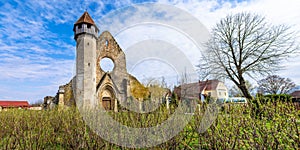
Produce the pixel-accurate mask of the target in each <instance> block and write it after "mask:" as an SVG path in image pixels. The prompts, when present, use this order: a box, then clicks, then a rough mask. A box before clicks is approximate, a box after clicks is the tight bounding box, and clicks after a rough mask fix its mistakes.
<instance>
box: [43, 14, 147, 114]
mask: <svg viewBox="0 0 300 150" xmlns="http://www.w3.org/2000/svg"><path fill="white" fill-rule="evenodd" d="M73 31H74V39H75V41H76V76H75V77H74V78H73V79H72V80H71V81H70V82H69V83H68V84H66V85H63V86H60V87H59V90H58V93H57V95H56V96H55V97H54V98H52V103H55V104H57V105H58V106H64V105H67V106H70V105H75V103H76V102H75V98H76V99H79V100H82V103H84V105H86V106H100V105H101V106H103V107H104V108H105V109H106V110H114V111H118V107H117V105H118V100H119V101H120V100H126V99H128V98H130V97H132V96H134V97H135V98H143V97H145V96H146V95H147V94H149V93H148V91H147V90H144V91H145V92H144V93H143V94H139V95H137V94H136V95H134V91H136V89H138V90H139V91H143V89H146V88H145V87H144V86H143V85H142V84H140V83H139V81H138V80H137V79H136V78H135V77H133V76H132V75H130V74H129V73H128V72H127V69H126V60H125V54H124V52H123V51H122V49H121V48H120V47H119V45H118V43H117V42H116V40H115V39H114V37H113V36H112V35H111V34H110V33H109V32H108V31H103V32H102V33H101V34H100V36H98V35H99V28H98V27H97V25H96V24H95V22H94V21H93V19H92V18H91V16H90V15H89V13H88V12H87V11H86V12H84V13H83V15H82V16H81V17H80V18H79V19H78V20H77V21H76V23H75V24H74V27H73ZM103 58H109V59H111V60H112V61H113V63H114V68H113V70H112V71H110V72H105V71H104V70H103V69H102V68H101V64H100V62H101V60H102V59H103ZM131 85H135V87H133V86H131ZM131 93H133V94H131ZM139 93H140V92H139ZM92 96H95V97H96V100H95V99H93V98H91V97H92ZM48 99H49V97H48ZM48 99H47V98H45V103H51V102H49V100H48Z"/></svg>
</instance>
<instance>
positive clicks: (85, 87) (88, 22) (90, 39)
mask: <svg viewBox="0 0 300 150" xmlns="http://www.w3.org/2000/svg"><path fill="white" fill-rule="evenodd" d="M73 31H74V39H75V40H76V79H75V91H74V92H75V93H74V94H75V98H76V99H77V100H80V102H81V103H82V104H83V105H84V106H88V107H93V106H95V105H96V104H95V101H93V100H94V98H95V96H96V94H95V93H96V66H97V63H96V49H97V38H98V32H99V29H98V28H97V26H96V24H95V22H94V21H93V19H92V18H91V17H90V15H89V14H88V12H87V11H86V12H84V13H83V15H82V16H81V17H80V18H79V19H78V20H77V22H76V23H75V24H74V28H73Z"/></svg>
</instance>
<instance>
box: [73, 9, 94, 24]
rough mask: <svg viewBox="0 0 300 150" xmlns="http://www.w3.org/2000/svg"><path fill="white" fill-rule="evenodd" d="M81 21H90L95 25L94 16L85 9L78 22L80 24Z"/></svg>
mask: <svg viewBox="0 0 300 150" xmlns="http://www.w3.org/2000/svg"><path fill="white" fill-rule="evenodd" d="M80 23H89V24H92V25H95V22H94V20H93V19H92V17H91V16H90V15H89V13H88V12H87V11H85V12H84V13H83V14H82V16H81V17H80V18H79V19H78V20H77V21H76V23H75V24H74V25H76V24H80Z"/></svg>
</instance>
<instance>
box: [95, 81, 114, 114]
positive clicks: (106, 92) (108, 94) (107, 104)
mask: <svg viewBox="0 0 300 150" xmlns="http://www.w3.org/2000/svg"><path fill="white" fill-rule="evenodd" d="M116 97H117V96H116V92H115V90H114V88H113V87H112V85H110V84H105V85H103V86H102V87H101V88H100V89H99V90H98V98H99V102H100V105H101V106H102V107H104V109H105V110H116V108H115V107H116V102H117V101H116Z"/></svg>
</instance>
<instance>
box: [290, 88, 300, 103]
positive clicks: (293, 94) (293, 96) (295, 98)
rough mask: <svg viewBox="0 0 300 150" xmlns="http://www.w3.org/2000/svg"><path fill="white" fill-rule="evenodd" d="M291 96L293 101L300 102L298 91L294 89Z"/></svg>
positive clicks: (299, 92)
mask: <svg viewBox="0 0 300 150" xmlns="http://www.w3.org/2000/svg"><path fill="white" fill-rule="evenodd" d="M291 96H292V101H293V102H300V91H294V92H293V93H291Z"/></svg>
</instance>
